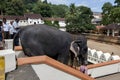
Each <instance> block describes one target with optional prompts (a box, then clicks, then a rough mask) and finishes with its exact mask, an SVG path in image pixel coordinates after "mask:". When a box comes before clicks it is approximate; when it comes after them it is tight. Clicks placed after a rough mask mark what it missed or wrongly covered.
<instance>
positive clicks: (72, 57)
mask: <svg viewBox="0 0 120 80" xmlns="http://www.w3.org/2000/svg"><path fill="white" fill-rule="evenodd" d="M69 57H70V58H69V59H70V60H69V61H70V66H71V67H73V63H74V57H75V55H74V54H73V52H72V51H70V53H69Z"/></svg>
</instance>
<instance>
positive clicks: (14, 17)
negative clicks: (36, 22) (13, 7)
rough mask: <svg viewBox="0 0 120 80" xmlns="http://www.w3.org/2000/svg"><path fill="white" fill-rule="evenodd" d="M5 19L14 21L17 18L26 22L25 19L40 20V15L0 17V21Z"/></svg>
mask: <svg viewBox="0 0 120 80" xmlns="http://www.w3.org/2000/svg"><path fill="white" fill-rule="evenodd" d="M2 18H6V19H7V20H15V19H16V18H19V19H20V20H27V18H31V19H39V18H42V16H41V15H40V14H31V13H30V14H24V15H23V16H14V15H4V16H2V15H0V19H2Z"/></svg>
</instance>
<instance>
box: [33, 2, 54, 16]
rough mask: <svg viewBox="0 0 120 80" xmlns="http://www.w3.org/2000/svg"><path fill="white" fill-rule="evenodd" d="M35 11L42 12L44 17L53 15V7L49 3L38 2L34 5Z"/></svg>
mask: <svg viewBox="0 0 120 80" xmlns="http://www.w3.org/2000/svg"><path fill="white" fill-rule="evenodd" d="M33 11H34V13H38V14H41V15H42V16H43V17H51V16H52V9H51V7H50V5H49V4H46V3H37V5H36V6H35V7H34V10H33Z"/></svg>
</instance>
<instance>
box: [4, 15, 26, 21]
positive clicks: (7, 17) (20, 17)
mask: <svg viewBox="0 0 120 80" xmlns="http://www.w3.org/2000/svg"><path fill="white" fill-rule="evenodd" d="M3 17H4V18H6V19H7V20H15V19H16V18H19V19H20V20H26V18H25V17H24V16H13V15H4V16H3Z"/></svg>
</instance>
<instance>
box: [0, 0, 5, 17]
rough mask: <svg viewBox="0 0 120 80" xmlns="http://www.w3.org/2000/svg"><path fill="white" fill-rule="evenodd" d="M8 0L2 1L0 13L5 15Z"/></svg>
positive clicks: (0, 2)
mask: <svg viewBox="0 0 120 80" xmlns="http://www.w3.org/2000/svg"><path fill="white" fill-rule="evenodd" d="M5 7H6V0H2V1H0V15H3V14H4V12H5Z"/></svg>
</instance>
